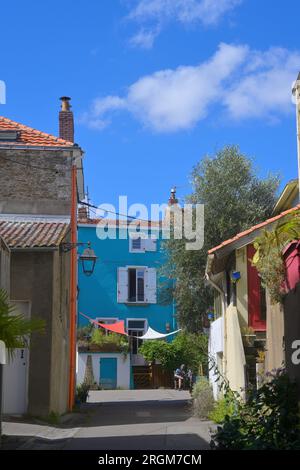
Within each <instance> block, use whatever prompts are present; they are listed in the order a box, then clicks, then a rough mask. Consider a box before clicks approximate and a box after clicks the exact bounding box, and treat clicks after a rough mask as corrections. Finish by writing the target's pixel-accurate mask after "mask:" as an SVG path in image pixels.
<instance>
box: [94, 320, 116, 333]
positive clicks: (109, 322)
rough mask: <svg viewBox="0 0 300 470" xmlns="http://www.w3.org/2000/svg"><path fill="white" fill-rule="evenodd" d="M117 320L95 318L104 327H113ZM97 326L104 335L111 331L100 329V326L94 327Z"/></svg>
mask: <svg viewBox="0 0 300 470" xmlns="http://www.w3.org/2000/svg"><path fill="white" fill-rule="evenodd" d="M118 321H119V319H118V318H102V317H101V318H97V322H98V323H103V324H104V325H113V324H114V323H116V322H118ZM95 326H98V328H101V330H102V331H103V332H104V334H105V335H108V334H110V333H111V331H109V330H106V329H105V328H102V327H101V326H100V325H95Z"/></svg>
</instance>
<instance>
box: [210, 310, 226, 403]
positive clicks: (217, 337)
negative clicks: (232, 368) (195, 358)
mask: <svg viewBox="0 0 300 470" xmlns="http://www.w3.org/2000/svg"><path fill="white" fill-rule="evenodd" d="M223 324H224V322H223V317H220V318H218V319H217V320H215V321H214V322H212V323H211V325H210V331H209V340H208V354H209V357H211V359H212V361H213V362H214V363H215V364H216V365H218V367H220V361H219V360H218V353H219V354H220V353H221V354H223V348H224V345H223V343H224V341H223V338H224V330H223V328H224V325H223ZM220 372H221V373H222V370H220ZM216 379H217V375H216V374H215V373H214V370H213V369H211V370H210V371H209V381H210V383H211V385H212V388H213V393H214V398H215V400H216V399H217V398H218V383H217V382H216Z"/></svg>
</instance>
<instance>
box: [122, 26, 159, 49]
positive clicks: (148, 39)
mask: <svg viewBox="0 0 300 470" xmlns="http://www.w3.org/2000/svg"><path fill="white" fill-rule="evenodd" d="M158 34H159V29H158V28H156V29H144V28H142V29H140V31H139V32H138V33H137V34H136V35H135V36H132V38H131V39H130V41H129V43H130V45H131V46H134V47H140V48H141V49H151V48H152V46H153V43H154V40H155V38H156V36H157V35H158Z"/></svg>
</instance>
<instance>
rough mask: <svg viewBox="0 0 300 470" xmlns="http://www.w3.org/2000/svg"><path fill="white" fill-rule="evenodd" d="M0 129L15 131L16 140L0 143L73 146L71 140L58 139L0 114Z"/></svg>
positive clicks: (0, 142) (1, 142)
mask: <svg viewBox="0 0 300 470" xmlns="http://www.w3.org/2000/svg"><path fill="white" fill-rule="evenodd" d="M0 131H17V132H18V137H17V140H14V141H11V140H7V141H0V145H1V144H4V145H20V146H21V145H28V146H38V147H45V146H46V147H73V146H74V144H73V142H68V141H67V140H64V139H60V138H59V137H56V136H54V135H51V134H46V133H45V132H41V131H38V130H37V129H33V128H32V127H28V126H24V125H23V124H20V123H18V122H15V121H12V120H11V119H8V118H5V117H3V116H0Z"/></svg>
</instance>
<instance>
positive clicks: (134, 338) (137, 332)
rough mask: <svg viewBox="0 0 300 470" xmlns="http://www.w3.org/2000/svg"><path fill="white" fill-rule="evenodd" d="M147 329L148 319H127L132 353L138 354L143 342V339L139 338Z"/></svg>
mask: <svg viewBox="0 0 300 470" xmlns="http://www.w3.org/2000/svg"><path fill="white" fill-rule="evenodd" d="M145 330H146V320H143V319H127V333H128V336H129V339H130V341H129V343H130V352H131V354H138V350H139V347H140V346H141V345H142V344H143V340H141V339H138V337H139V336H143V335H144V334H145Z"/></svg>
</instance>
